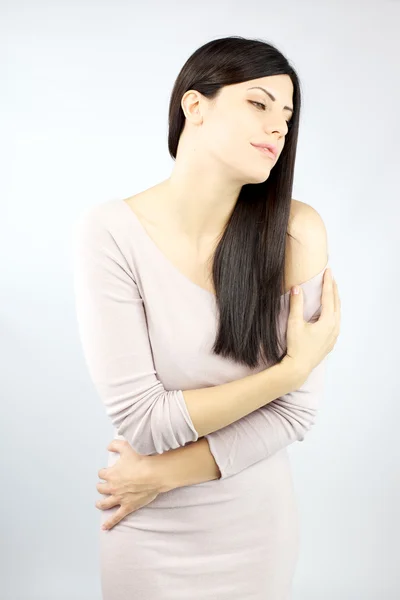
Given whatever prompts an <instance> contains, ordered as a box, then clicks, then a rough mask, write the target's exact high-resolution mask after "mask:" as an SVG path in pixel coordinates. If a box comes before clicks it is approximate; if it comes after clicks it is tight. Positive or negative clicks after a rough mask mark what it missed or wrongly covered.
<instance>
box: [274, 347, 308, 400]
mask: <svg viewBox="0 0 400 600" xmlns="http://www.w3.org/2000/svg"><path fill="white" fill-rule="evenodd" d="M279 364H280V366H281V368H282V371H284V372H285V374H286V377H287V381H288V382H289V385H290V387H291V390H290V391H294V390H297V389H298V388H299V387H301V386H302V385H303V383H304V382H305V380H306V379H307V377H308V371H307V368H306V366H305V365H304V364H302V363H300V362H299V361H298V360H295V359H293V358H291V357H290V356H288V355H286V356H285V357H284V358H283V360H282V361H281V362H280V363H279Z"/></svg>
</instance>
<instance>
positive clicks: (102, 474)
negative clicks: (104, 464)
mask: <svg viewBox="0 0 400 600" xmlns="http://www.w3.org/2000/svg"><path fill="white" fill-rule="evenodd" d="M107 475H108V469H100V471H98V473H97V476H98V477H100V479H107Z"/></svg>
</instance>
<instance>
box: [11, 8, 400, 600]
mask: <svg viewBox="0 0 400 600" xmlns="http://www.w3.org/2000/svg"><path fill="white" fill-rule="evenodd" d="M0 11H1V14H0V17H1V19H0V20H1V25H0V40H1V41H0V44H1V47H0V50H1V52H0V61H1V63H0V69H1V71H0V74H1V81H2V82H3V85H2V88H3V89H2V92H1V98H0V102H1V113H0V119H1V122H0V125H1V132H2V133H1V136H0V138H1V139H0V160H1V166H2V169H1V171H2V174H1V179H0V186H1V189H0V193H1V209H2V210H1V215H2V217H1V225H0V227H1V236H0V251H1V255H0V256H1V280H0V302H1V306H0V327H1V333H0V340H1V341H0V344H1V345H0V353H1V356H0V360H1V374H0V377H1V385H0V393H1V399H2V413H1V417H2V418H1V429H0V440H1V475H2V477H1V482H2V485H3V488H2V489H1V490H0V497H1V525H0V526H1V536H0V537H1V542H0V543H1V556H0V565H1V566H0V579H1V591H0V596H1V598H2V600H17V599H18V600H20V599H21V600H22V599H23V600H64V599H65V600H83V599H84V600H100V598H101V592H100V582H99V578H100V575H99V566H98V547H97V542H98V534H99V522H100V513H99V511H98V509H96V508H95V506H94V504H95V501H96V500H97V499H98V498H99V494H98V492H97V490H96V484H97V482H98V477H97V472H98V470H99V469H100V468H102V467H104V466H106V458H107V451H106V446H107V445H108V443H109V442H110V441H111V439H112V438H113V429H112V426H111V423H110V422H109V421H108V419H107V417H106V415H105V411H104V409H103V407H102V405H101V403H100V400H99V398H98V397H97V394H96V393H95V391H94V389H93V387H92V384H91V381H90V380H89V376H88V373H87V370H86V366H85V364H84V360H83V356H82V353H81V348H80V343H79V339H78V333H77V326H76V321H75V313H74V300H73V290H72V271H71V253H70V235H71V228H72V225H73V223H74V222H75V220H76V219H77V217H78V215H79V214H80V213H81V212H82V211H83V210H84V209H86V208H87V207H89V206H91V205H94V204H97V203H100V202H103V201H106V200H108V199H111V198H114V197H115V198H117V197H121V198H123V197H126V196H129V195H132V194H134V193H136V192H138V191H140V190H143V189H145V188H148V187H150V186H151V185H154V184H155V183H157V182H158V181H161V180H162V179H164V178H166V177H167V176H168V175H169V173H170V171H171V169H172V164H173V163H172V160H171V158H170V157H169V155H168V151H167V141H166V140H167V107H168V100H169V94H170V91H171V89H172V86H173V82H174V80H175V78H176V76H177V74H178V72H179V70H180V68H181V66H182V65H183V63H184V61H185V60H186V59H187V58H188V56H189V55H190V54H191V53H192V52H193V51H194V50H195V49H196V48H198V47H199V46H200V45H202V44H204V43H205V42H207V41H209V40H211V39H214V38H217V37H222V36H227V35H242V36H245V37H259V38H262V39H264V40H265V41H271V42H272V43H275V44H277V46H278V48H279V49H280V50H282V51H283V52H284V53H285V54H286V55H287V56H288V57H289V58H290V59H291V61H292V62H293V63H294V65H295V67H296V68H297V70H298V72H299V75H300V78H301V81H302V89H303V94H304V95H303V114H302V119H301V128H300V137H299V147H298V158H297V165H296V178H295V186H294V194H293V197H294V198H297V199H299V200H302V201H303V202H307V203H309V204H311V205H312V206H314V207H315V208H316V209H317V210H318V211H319V212H320V214H321V216H322V217H323V219H324V221H325V224H326V226H327V229H328V235H329V242H330V248H329V250H330V262H331V266H332V269H333V274H334V276H336V279H337V281H338V285H339V292H340V295H341V300H342V327H341V334H340V337H339V340H338V343H337V345H336V347H335V349H334V351H333V352H332V354H331V355H330V356H329V358H328V361H329V363H328V369H327V385H326V396H325V399H324V404H323V406H322V407H321V410H320V414H319V418H318V420H317V424H316V426H315V427H314V429H313V430H312V431H311V432H310V433H309V434H308V436H307V438H306V440H305V441H304V442H303V443H302V444H294V445H293V446H291V447H290V453H291V457H292V464H293V472H294V477H295V485H296V489H297V495H298V501H299V508H300V516H301V528H302V547H301V555H300V560H299V563H298V568H297V573H296V577H295V583H294V593H293V598H294V600H321V598H324V600H337V599H338V598H339V597H340V598H341V599H342V600H358V599H360V600H361V599H362V600H372V599H374V600H375V599H376V600H378V599H379V600H382V599H384V600H394V599H395V598H399V596H400V582H399V563H400V551H399V539H400V526H399V524H400V516H399V505H400V503H399V499H400V483H399V479H400V477H399V475H400V469H399V462H400V461H399V459H400V454H399V444H398V435H399V418H400V410H399V403H400V398H399V364H398V363H399V355H400V352H399V333H400V330H399V309H398V306H399V291H400V290H399V284H398V277H399V250H398V231H399V226H400V211H399V194H398V173H399V159H400V152H399V133H400V131H399V129H400V128H399V104H400V87H399V70H398V56H399V54H400V41H399V39H398V36H397V39H396V33H397V32H398V30H399V26H400V2H395V1H392V2H374V3H372V2H346V3H344V2H336V1H335V2H334V1H331V2H322V3H315V2H311V1H309V2H294V1H289V0H286V2H285V4H284V5H283V4H281V3H278V2H268V1H265V0H263V1H262V2H261V1H258V2H256V1H251V0H250V1H246V2H220V3H218V6H217V7H215V5H214V3H212V2H210V1H209V0H208V1H203V2H201V3H199V4H198V5H196V3H193V2H164V3H163V2H161V1H160V2H158V3H156V2H146V3H145V4H144V5H141V4H139V3H134V2H114V3H113V4H112V5H111V2H109V3H106V2H87V1H83V2H72V3H71V2H67V1H65V2H43V1H37V2H33V3H30V4H29V3H28V2H20V1H16V2H12V3H11V2H1V3H0ZM396 57H397V58H396ZM4 84H5V85H4ZM396 238H397V241H396ZM132 600H133V599H132ZM143 600H145V599H143ZM216 600H218V599H216ZM243 600H246V599H243Z"/></svg>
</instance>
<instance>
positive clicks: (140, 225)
mask: <svg viewBox="0 0 400 600" xmlns="http://www.w3.org/2000/svg"><path fill="white" fill-rule="evenodd" d="M117 203H118V204H123V205H124V206H125V208H126V210H127V211H128V212H129V213H130V215H131V219H132V222H134V223H136V225H137V228H138V230H139V231H140V232H141V234H142V237H143V239H145V240H146V241H147V243H148V245H149V247H151V248H152V249H153V251H154V252H155V253H156V254H157V255H158V256H159V257H160V258H161V260H162V261H163V262H164V264H165V265H166V266H167V267H168V268H169V269H170V271H171V272H173V273H176V274H177V275H178V276H179V277H180V278H181V279H182V280H183V281H185V282H187V283H188V284H189V285H191V286H192V287H193V289H194V288H196V289H197V290H200V292H201V293H203V294H205V295H206V296H208V298H211V299H212V300H214V301H215V300H216V295H215V294H214V293H213V292H210V291H209V290H206V289H205V288H203V287H201V285H198V284H197V283H195V282H194V281H192V280H191V279H190V278H189V277H187V275H184V274H183V273H182V271H180V270H179V269H178V267H176V266H175V265H174V263H173V262H171V261H170V260H169V258H167V257H166V256H165V254H164V252H163V251H162V250H161V248H159V246H157V244H156V243H155V241H154V240H153V238H152V237H151V236H150V234H149V233H148V232H147V231H146V228H145V227H144V225H143V223H142V222H141V220H140V219H139V217H138V216H137V214H136V213H135V211H134V210H132V208H131V207H130V206H129V204H128V203H127V202H125V200H124V199H123V198H122V199H120V198H118V199H117ZM328 266H329V255H328V261H327V263H326V265H325V267H324V268H323V269H322V270H321V271H320V272H319V273H317V274H316V275H314V277H311V278H310V279H307V281H304V282H303V283H300V285H301V286H303V285H308V284H309V283H311V282H312V281H314V279H317V277H319V276H320V275H321V274H322V273H323V272H324V271H325V269H327V267H328ZM289 294H290V290H288V291H287V292H285V293H284V294H281V295H280V297H281V299H283V298H285V296H288V295H289Z"/></svg>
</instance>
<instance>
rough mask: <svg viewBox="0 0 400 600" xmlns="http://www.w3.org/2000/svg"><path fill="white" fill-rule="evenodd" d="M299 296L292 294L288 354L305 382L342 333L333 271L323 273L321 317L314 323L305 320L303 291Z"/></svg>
mask: <svg viewBox="0 0 400 600" xmlns="http://www.w3.org/2000/svg"><path fill="white" fill-rule="evenodd" d="M297 287H298V288H299V294H297V295H296V294H295V295H293V294H292V291H290V312H289V318H288V326H287V334H286V339H287V355H286V356H285V359H284V360H286V361H288V360H290V361H291V362H292V361H293V362H292V365H293V366H294V369H295V371H296V373H299V374H300V376H301V378H302V379H304V380H305V379H306V378H307V377H308V375H309V374H310V373H311V371H312V370H313V369H314V368H315V367H316V366H317V365H318V364H319V363H320V362H321V361H322V360H323V359H324V358H325V356H326V355H327V354H329V352H331V351H332V350H333V348H334V346H335V344H336V340H337V338H338V335H339V330H340V307H341V303H340V298H339V294H338V289H337V284H336V281H333V279H332V273H331V269H330V268H329V267H328V268H327V269H326V270H325V272H324V280H323V286H322V295H321V305H322V308H321V315H320V317H319V319H318V320H317V321H315V322H314V323H309V322H307V321H305V320H304V316H303V315H304V312H303V290H302V288H301V286H297Z"/></svg>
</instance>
